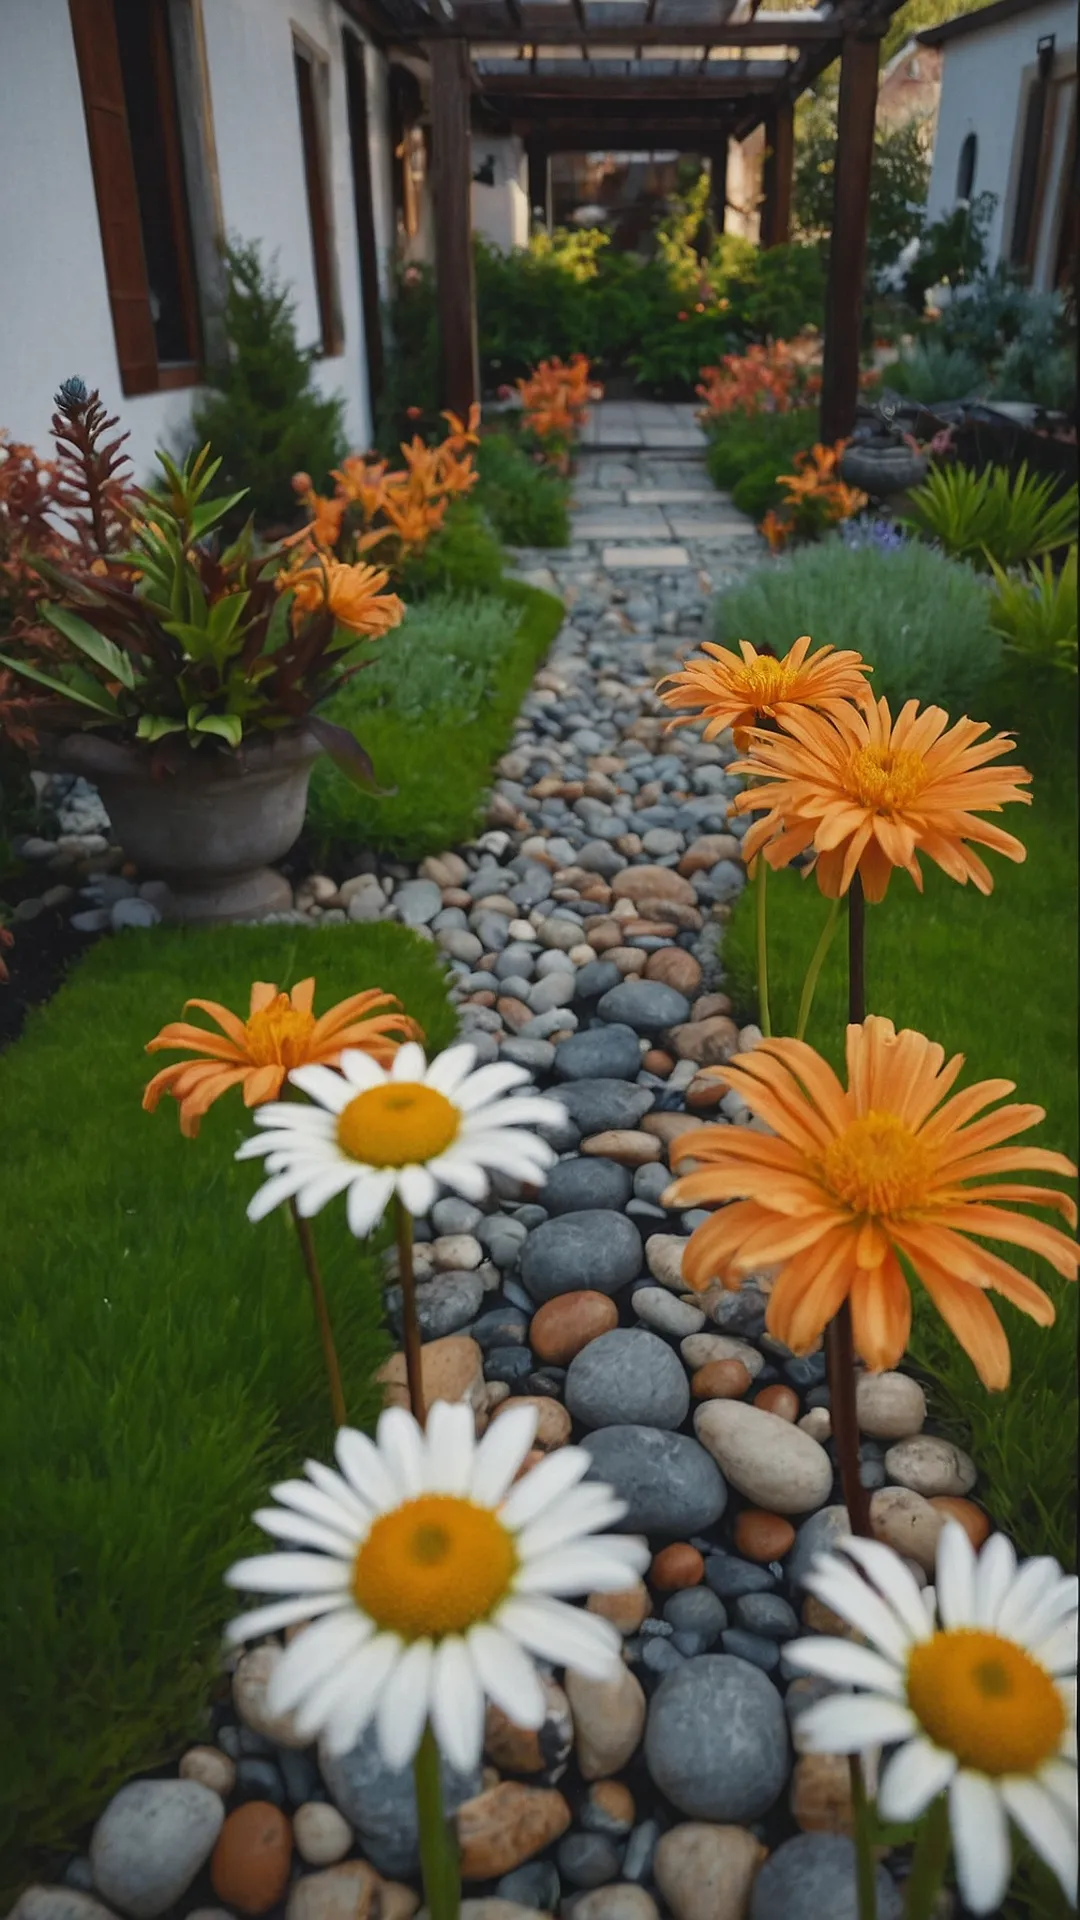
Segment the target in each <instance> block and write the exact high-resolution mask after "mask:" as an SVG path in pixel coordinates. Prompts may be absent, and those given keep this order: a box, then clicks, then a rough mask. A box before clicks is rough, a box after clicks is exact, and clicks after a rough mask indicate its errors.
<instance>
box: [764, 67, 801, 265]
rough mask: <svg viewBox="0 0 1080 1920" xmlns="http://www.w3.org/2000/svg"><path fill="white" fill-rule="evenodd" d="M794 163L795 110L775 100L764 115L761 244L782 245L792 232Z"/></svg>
mask: <svg viewBox="0 0 1080 1920" xmlns="http://www.w3.org/2000/svg"><path fill="white" fill-rule="evenodd" d="M794 164H795V109H794V107H793V105H792V103H791V101H790V100H787V99H783V100H777V101H776V103H775V105H774V106H772V107H770V108H769V111H768V113H767V114H766V116H765V164H764V166H763V168H762V175H761V184H762V188H763V191H764V199H763V202H762V207H761V245H762V247H782V246H783V245H784V244H785V242H786V241H787V239H788V235H789V233H790V231H791V176H792V172H793V169H794Z"/></svg>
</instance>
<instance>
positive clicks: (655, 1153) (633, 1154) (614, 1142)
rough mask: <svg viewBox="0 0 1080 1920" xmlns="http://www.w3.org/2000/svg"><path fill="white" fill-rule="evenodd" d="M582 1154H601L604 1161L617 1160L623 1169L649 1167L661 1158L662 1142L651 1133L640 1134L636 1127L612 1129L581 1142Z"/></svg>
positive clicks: (593, 1134) (591, 1135)
mask: <svg viewBox="0 0 1080 1920" xmlns="http://www.w3.org/2000/svg"><path fill="white" fill-rule="evenodd" d="M580 1150H581V1152H582V1153H591V1154H599V1155H600V1157H601V1159H604V1160H617V1161H618V1163H619V1165H620V1166H622V1167H647V1166H649V1165H650V1164H651V1162H652V1161H654V1160H659V1158H660V1142H659V1140H657V1139H656V1137H655V1135H653V1134H651V1133H639V1132H638V1131H637V1129H636V1128H634V1127H610V1128H609V1129H608V1131H607V1132H606V1133H591V1134H590V1135H589V1138H588V1139H587V1140H583V1141H582V1142H581V1149H580Z"/></svg>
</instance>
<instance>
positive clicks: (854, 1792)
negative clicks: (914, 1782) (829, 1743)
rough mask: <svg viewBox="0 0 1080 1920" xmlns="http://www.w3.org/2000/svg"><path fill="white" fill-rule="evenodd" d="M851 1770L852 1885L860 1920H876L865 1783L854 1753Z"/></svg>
mask: <svg viewBox="0 0 1080 1920" xmlns="http://www.w3.org/2000/svg"><path fill="white" fill-rule="evenodd" d="M848 1765H849V1767H850V1769H851V1805H852V1810H853V1812H854V1815H855V1886H856V1890H857V1892H858V1898H859V1920H877V1887H876V1884H875V1874H874V1849H873V1845H872V1843H871V1836H870V1820H869V1814H868V1809H867V1804H866V1781H865V1779H864V1778H863V1767H862V1760H861V1759H860V1757H859V1755H858V1754H857V1753H853V1754H852V1755H851V1756H850V1758H849V1761H848Z"/></svg>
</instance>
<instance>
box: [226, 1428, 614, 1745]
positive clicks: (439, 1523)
mask: <svg viewBox="0 0 1080 1920" xmlns="http://www.w3.org/2000/svg"><path fill="white" fill-rule="evenodd" d="M535 1432H536V1409H535V1408H534V1407H520V1408H513V1409H511V1411H509V1412H508V1413H505V1414H503V1415H502V1416H501V1418H499V1419H497V1420H493V1421H492V1423H491V1425H490V1426H489V1428H488V1430H487V1432H486V1433H485V1435H484V1437H483V1439H482V1440H481V1441H480V1442H479V1444H477V1442H476V1438H475V1430H474V1424H473V1414H472V1411H471V1409H470V1408H468V1407H466V1406H464V1405H456V1406H450V1405H447V1403H446V1402H445V1401H441V1400H440V1401H436V1402H435V1404H434V1406H433V1407H432V1408H431V1410H430V1412H429V1414H428V1419H427V1428H426V1431H425V1430H423V1429H421V1428H420V1427H419V1426H418V1425H417V1423H416V1421H415V1420H414V1419H413V1417H412V1415H411V1414H410V1413H406V1412H405V1410H404V1408H401V1407H391V1408H388V1409H387V1411H386V1412H385V1413H383V1414H382V1415H381V1417H380V1419H379V1424H378V1429H377V1433H376V1439H375V1440H374V1441H372V1440H369V1439H368V1438H367V1437H366V1435H364V1434H362V1433H357V1432H355V1431H353V1430H352V1429H351V1428H349V1427H342V1428H341V1430H340V1431H339V1433H338V1436H337V1441H336V1443H335V1446H336V1453H337V1460H338V1465H339V1467H340V1468H341V1473H340V1474H337V1473H334V1472H333V1471H332V1470H331V1469H330V1468H328V1467H323V1466H320V1465H319V1464H318V1462H316V1461H308V1463H307V1468H306V1471H307V1475H308V1478H307V1480H287V1481H285V1482H284V1484H283V1485H281V1486H278V1487H275V1488H274V1489H273V1493H274V1497H275V1499H277V1500H278V1501H279V1502H280V1503H281V1504H280V1505H279V1506H276V1507H268V1508H266V1509H264V1510H263V1511H262V1512H260V1513H257V1514H256V1515H255V1519H256V1521H257V1522H258V1524H259V1526H260V1527H262V1528H263V1529H264V1530H265V1532H267V1533H270V1534H273V1535H274V1536H275V1537H276V1538H277V1539H279V1540H282V1541H284V1542H285V1543H286V1550H285V1551H283V1552H279V1553H271V1554H266V1555H262V1556H260V1557H258V1558H256V1559H252V1560H241V1561H239V1562H238V1564H237V1565H236V1566H234V1567H232V1568H231V1569H230V1571H229V1572H228V1573H227V1574H226V1576H225V1577H226V1580H227V1581H228V1582H229V1584H230V1585H231V1586H234V1587H241V1588H243V1589H245V1590H246V1591H247V1592H249V1593H268V1594H285V1595H289V1596H291V1597H290V1598H287V1599H281V1600H275V1601H273V1602H271V1604H270V1605H268V1606H263V1607H259V1608H257V1609H256V1610H255V1611H254V1612H253V1613H247V1614H244V1615H242V1617H241V1618H240V1619H238V1620H235V1621H234V1622H233V1624H232V1626H231V1628H230V1629H229V1638H230V1639H231V1640H233V1641H237V1640H247V1639H251V1638H254V1637H256V1636H258V1635H262V1634H266V1633H271V1632H276V1631H277V1630H278V1629H280V1628H282V1627H286V1626H290V1625H292V1624H294V1623H295V1622H297V1621H313V1622H314V1624H312V1625H310V1626H306V1627H305V1629H304V1631H303V1633H300V1634H298V1635H297V1636H296V1637H295V1638H294V1639H293V1640H292V1642H291V1643H290V1645H289V1646H288V1647H287V1648H286V1650H285V1653H284V1654H283V1656H282V1658H281V1660H280V1662H279V1663H278V1665H277V1667H276V1668H275V1670H274V1674H273V1677H272V1680H271V1682H270V1704H271V1707H272V1710H273V1711H274V1712H275V1713H285V1712H292V1713H294V1714H295V1718H296V1723H297V1726H298V1728H299V1729H300V1731H301V1732H302V1733H305V1734H308V1735H309V1736H310V1737H311V1738H312V1739H314V1738H315V1737H316V1736H318V1735H322V1736H323V1738H324V1740H325V1743H326V1746H327V1748H328V1749H329V1751H331V1752H334V1753H344V1752H346V1751H347V1750H348V1749H349V1748H350V1747H352V1746H353V1745H354V1744H355V1742H356V1741H357V1740H358V1739H359V1737H360V1735H361V1733H362V1732H363V1731H364V1728H365V1727H366V1726H367V1725H368V1723H369V1722H370V1721H371V1720H372V1719H374V1720H375V1722H376V1726H377V1730H378V1738H379V1744H380V1747H381V1749H382V1753H383V1757H384V1759H385V1760H386V1762H387V1765H388V1766H391V1767H403V1766H405V1765H406V1763H407V1762H408V1761H409V1760H411V1759H412V1757H413V1755H414V1753H415V1752H416V1749H417V1746H418V1745H419V1742H420V1738H421V1735H422V1733H423V1731H424V1727H425V1725H426V1724H427V1722H428V1721H430V1723H431V1727H432V1731H433V1732H434V1735H435V1738H436V1740H437V1742H438V1744H439V1746H440V1747H441V1749H442V1751H443V1752H444V1753H445V1754H446V1756H447V1758H448V1759H449V1760H450V1761H451V1763H452V1764H453V1765H454V1766H456V1767H459V1768H462V1769H465V1768H468V1767H472V1766H475V1765H476V1763H477V1761H478V1760H479V1758H480V1752H481V1748H482V1745H483V1736H484V1702H485V1699H489V1700H493V1701H494V1702H495V1704H496V1705H497V1706H499V1707H501V1708H502V1710H503V1712H504V1713H505V1714H507V1716H508V1717H509V1718H510V1719H511V1720H512V1721H514V1722H515V1724H516V1725H518V1726H523V1727H539V1726H540V1725H541V1724H542V1723H543V1719H544V1710H545V1709H544V1696H543V1692H542V1690H541V1686H540V1681H539V1678H538V1676H537V1672H536V1668H535V1667H534V1665H533V1661H532V1660H531V1659H530V1658H529V1656H530V1655H534V1656H536V1657H537V1658H539V1659H541V1660H545V1661H551V1662H552V1663H553V1664H554V1665H556V1666H562V1667H568V1668H570V1669H571V1670H573V1671H574V1672H576V1673H584V1674H587V1675H588V1676H589V1677H590V1678H594V1679H608V1678H610V1677H611V1675H612V1674H613V1673H615V1672H617V1671H618V1666H619V1661H620V1658H621V1654H620V1649H621V1645H622V1642H621V1639H620V1636H619V1634H618V1632H617V1631H616V1629H615V1628H614V1627H613V1626H611V1625H610V1623H609V1622H608V1621H606V1620H604V1619H601V1618H600V1617H599V1616H598V1615H596V1614H592V1613H586V1612H584V1611H583V1610H582V1609H581V1608H578V1607H570V1606H567V1605H566V1603H565V1601H564V1600H563V1599H561V1598H560V1597H559V1596H560V1595H563V1594H575V1593H592V1592H597V1593H617V1592H619V1591H621V1590H623V1589H624V1588H626V1587H629V1586H631V1585H632V1584H633V1582H634V1580H635V1579H636V1578H637V1576H638V1575H639V1574H641V1573H642V1572H643V1571H644V1568H645V1567H646V1565H647V1564H648V1559H649V1550H648V1547H647V1546H646V1544H645V1542H644V1541H643V1540H638V1539H632V1538H629V1537H627V1536H626V1535H623V1534H605V1533H601V1534H597V1533H595V1532H594V1531H593V1529H594V1528H597V1527H605V1526H609V1525H611V1524H612V1523H613V1522H614V1521H617V1520H620V1519H621V1518H622V1516H623V1514H624V1513H625V1511H626V1504H625V1502H624V1501H622V1500H619V1499H617V1498H616V1497H615V1495H614V1494H613V1493H612V1490H611V1488H610V1487H606V1486H598V1485H589V1486H581V1485H580V1484H579V1482H580V1481H581V1480H582V1479H583V1477H584V1475H585V1473H586V1472H587V1471H588V1467H589V1455H588V1454H587V1453H586V1452H585V1451H584V1449H583V1448H581V1447H560V1448H559V1450H558V1451H557V1452H555V1453H552V1454H549V1455H548V1456H547V1458H546V1459H544V1460H541V1461H539V1462H538V1463H537V1464H536V1465H535V1466H534V1467H532V1468H531V1470H530V1471H529V1472H528V1473H527V1474H526V1475H525V1477H524V1478H523V1479H522V1480H520V1481H518V1482H517V1484H514V1476H515V1475H516V1473H517V1472H518V1469H519V1468H520V1467H521V1464H522V1462H523V1461H524V1459H525V1456H526V1454H527V1453H528V1451H529V1448H530V1447H531V1445H532V1442H533V1438H534V1436H535ZM295 1548H300V1549H314V1551H299V1552H297V1551H294V1550H293V1549H295Z"/></svg>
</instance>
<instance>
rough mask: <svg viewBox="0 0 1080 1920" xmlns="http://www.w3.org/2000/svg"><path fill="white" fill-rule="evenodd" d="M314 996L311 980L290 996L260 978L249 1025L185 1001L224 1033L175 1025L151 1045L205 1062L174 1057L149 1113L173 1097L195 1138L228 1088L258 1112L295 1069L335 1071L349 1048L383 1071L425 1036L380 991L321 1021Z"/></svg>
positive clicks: (152, 1087) (155, 1086)
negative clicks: (403, 1048)
mask: <svg viewBox="0 0 1080 1920" xmlns="http://www.w3.org/2000/svg"><path fill="white" fill-rule="evenodd" d="M314 998H315V982H314V980H301V981H300V982H299V983H298V985H296V986H295V987H294V988H293V990H292V992H291V993H279V992H278V989H277V987H275V986H273V985H272V984H271V983H270V982H269V981H267V980H256V982H255V984H254V986H253V987H252V989H251V1007H250V1011H249V1013H248V1017H247V1019H246V1020H241V1019H240V1018H239V1017H238V1016H237V1015H236V1014H235V1013H230V1011H229V1009H228V1007H223V1006H220V1005H219V1003H218V1002H217V1001H216V1000H185V1002H184V1011H185V1013H186V1012H187V1009H188V1007H200V1008H201V1009H202V1011H203V1012H204V1013H208V1014H209V1015H210V1017H211V1019H212V1020H216V1021H217V1023H218V1026H219V1027H220V1028H221V1034H216V1033H213V1032H211V1030H210V1029H209V1028H208V1027H197V1026H195V1025H194V1024H193V1023H192V1022H191V1021H188V1020H174V1021H171V1022H170V1024H169V1025H168V1026H167V1027H162V1029H161V1032H160V1033H159V1034H155V1036H154V1038H153V1040H150V1041H148V1042H147V1047H146V1051H147V1053H160V1052H161V1051H162V1049H163V1048H171V1047H183V1048H184V1049H185V1050H186V1051H187V1052H189V1053H199V1054H204V1055H207V1056H208V1058H206V1059H203V1060H177V1061H175V1062H174V1064H173V1065H172V1066H171V1067H163V1068H162V1070H161V1072H160V1073H155V1075H154V1077H153V1079H152V1080H151V1081H150V1083H149V1085H148V1087H147V1089H146V1092H145V1093H144V1094H143V1106H144V1108H145V1110H146V1112H147V1113H153V1111H154V1108H155V1107H156V1106H157V1104H158V1101H159V1100H160V1099H161V1096H162V1094H163V1093H171V1094H172V1096H173V1098H174V1099H175V1100H178V1101H179V1103H180V1131H181V1133H183V1134H186V1135H187V1137H188V1139H189V1140H193V1139H194V1138H195V1135H196V1134H197V1133H198V1131H199V1122H200V1120H201V1119H202V1117H203V1114H204V1113H206V1112H207V1111H208V1110H209V1109H210V1107H212V1106H213V1104H214V1101H215V1100H218V1099H220V1097H221V1095H222V1094H223V1093H227V1092H228V1090H229V1088H230V1087H242V1089H243V1094H244V1105H245V1106H246V1107H261V1106H262V1105H263V1103H264V1102H265V1101H267V1100H276V1099H277V1097H278V1095H279V1093H280V1092H281V1089H282V1087H283V1086H284V1084H285V1076H286V1074H287V1073H289V1072H290V1071H291V1069H292V1068H293V1067H308V1066H316V1065H322V1066H327V1067H336V1066H337V1064H338V1061H339V1060H340V1058H341V1053H342V1049H343V1048H345V1047H356V1048H359V1050H360V1051H361V1052H363V1053H370V1054H371V1055H372V1057H373V1058H374V1059H375V1060H377V1061H378V1062H379V1065H380V1066H382V1067H385V1066H389V1064H390V1061H391V1060H392V1059H393V1057H394V1054H395V1053H396V1052H397V1049H398V1047H399V1045H400V1044H401V1042H402V1041H403V1040H422V1039H423V1037H424V1036H423V1034H422V1032H421V1030H420V1028H419V1027H418V1026H417V1024H416V1022H415V1020H410V1018H409V1016H408V1014H406V1013H402V1011H401V1003H400V1001H398V1000H397V999H395V997H394V995H393V994H392V993H383V992H382V991H381V990H380V989H379V988H378V987H373V988H370V989H369V990H368V992H367V993H354V994H353V995H352V996H351V998H350V999H348V1000H341V1001H339V1003H338V1005H337V1006H336V1007H331V1008H330V1009H329V1011H328V1012H327V1013H324V1014H323V1015H322V1016H321V1018H320V1019H318V1020H317V1019H316V1018H315V1015H314V1013H313V1012H312V1001H313V1000H314Z"/></svg>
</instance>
